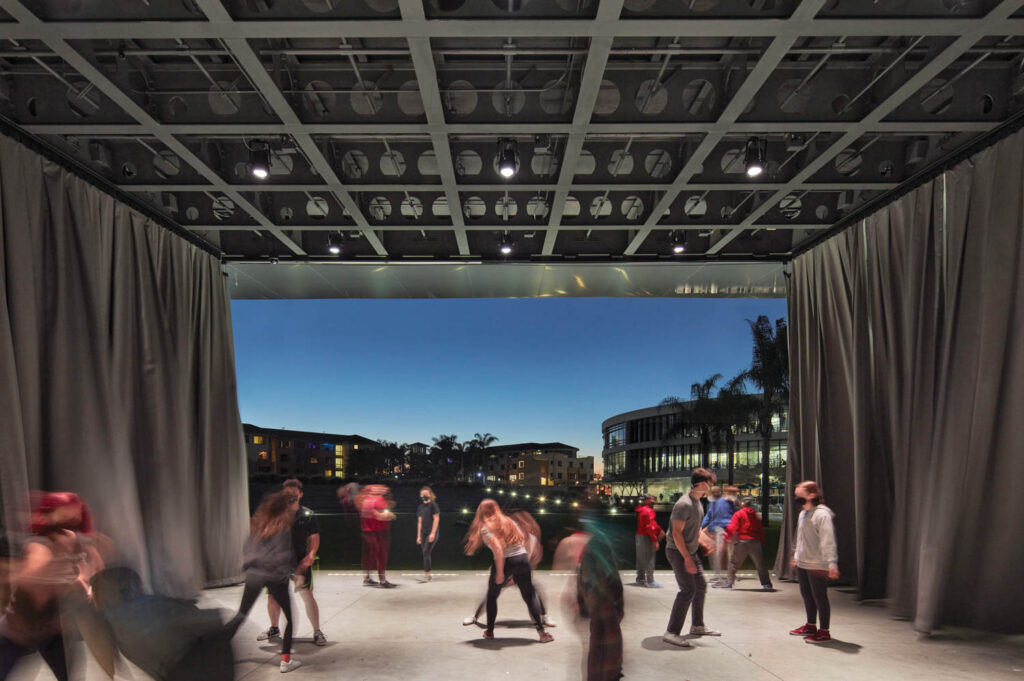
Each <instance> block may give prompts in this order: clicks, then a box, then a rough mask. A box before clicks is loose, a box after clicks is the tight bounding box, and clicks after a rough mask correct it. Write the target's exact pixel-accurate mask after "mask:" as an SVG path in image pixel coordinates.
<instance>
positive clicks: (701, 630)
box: [690, 627, 722, 636]
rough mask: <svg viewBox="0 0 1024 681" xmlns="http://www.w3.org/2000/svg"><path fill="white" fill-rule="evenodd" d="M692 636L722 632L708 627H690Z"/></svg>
mask: <svg viewBox="0 0 1024 681" xmlns="http://www.w3.org/2000/svg"><path fill="white" fill-rule="evenodd" d="M690 635H691V636H721V635H722V632H720V631H717V630H715V629H708V628H707V627H690Z"/></svg>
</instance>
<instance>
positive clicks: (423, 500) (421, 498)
mask: <svg viewBox="0 0 1024 681" xmlns="http://www.w3.org/2000/svg"><path fill="white" fill-rule="evenodd" d="M420 501H422V502H423V503H424V504H425V503H427V502H428V501H430V497H420Z"/></svg>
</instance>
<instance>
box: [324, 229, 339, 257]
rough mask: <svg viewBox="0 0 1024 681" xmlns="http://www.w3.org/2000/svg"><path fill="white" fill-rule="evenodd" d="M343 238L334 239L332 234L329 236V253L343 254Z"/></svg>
mask: <svg viewBox="0 0 1024 681" xmlns="http://www.w3.org/2000/svg"><path fill="white" fill-rule="evenodd" d="M340 239H341V237H337V238H335V237H332V236H331V235H330V234H328V235H327V252H328V253H330V254H331V255H340V254H341V243H340Z"/></svg>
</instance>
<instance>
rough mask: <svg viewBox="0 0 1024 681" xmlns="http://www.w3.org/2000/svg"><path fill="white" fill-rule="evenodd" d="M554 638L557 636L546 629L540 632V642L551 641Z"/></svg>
mask: <svg viewBox="0 0 1024 681" xmlns="http://www.w3.org/2000/svg"><path fill="white" fill-rule="evenodd" d="M554 640H555V637H554V636H552V635H551V634H549V633H548V632H546V631H542V632H540V642H541V643H551V642H552V641H554Z"/></svg>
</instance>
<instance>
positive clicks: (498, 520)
mask: <svg viewBox="0 0 1024 681" xmlns="http://www.w3.org/2000/svg"><path fill="white" fill-rule="evenodd" d="M484 544H486V545H487V547H488V548H489V549H490V550H491V553H492V554H493V555H494V564H493V565H491V573H490V577H489V579H488V582H487V629H486V630H485V631H484V638H489V639H492V638H494V620H495V619H497V617H498V594H500V593H501V587H502V586H503V585H504V583H505V578H506V576H508V577H512V578H513V579H515V583H516V586H517V587H519V593H520V595H521V596H522V597H523V601H524V602H525V603H526V607H527V609H528V610H529V611H530V619H532V620H533V622H534V624H535V625H536V626H537V633H538V634H539V635H540V642H541V643H548V642H550V641H553V640H554V637H553V636H552V635H551V634H549V633H547V632H546V631H544V622H543V620H541V614H540V608H539V607H538V605H537V597H536V593H535V591H534V588H533V575H532V574H531V570H530V559H529V555H528V554H527V550H526V546H525V544H526V538H525V536H524V534H523V531H522V530H521V529H519V526H518V525H516V523H515V521H513V520H512V519H511V518H509V517H508V516H507V515H505V514H504V513H502V512H501V508H500V507H499V506H498V503H497V502H496V501H494V499H484V500H483V501H481V502H480V505H479V506H478V507H477V509H476V516H475V517H474V518H473V524H472V525H470V526H469V532H468V534H467V535H466V555H467V556H471V555H473V554H475V553H476V552H477V551H479V550H480V548H481V547H482V546H483V545H484Z"/></svg>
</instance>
